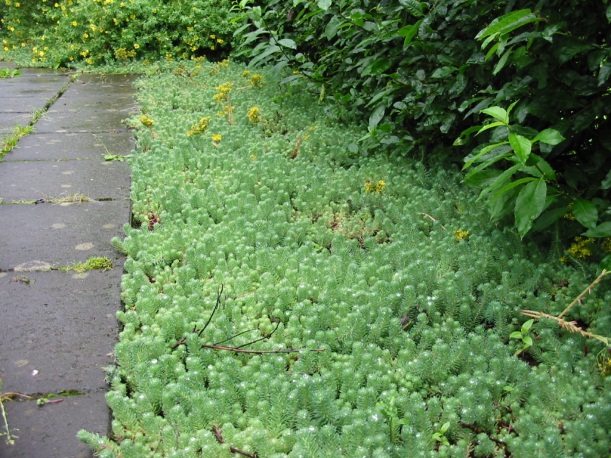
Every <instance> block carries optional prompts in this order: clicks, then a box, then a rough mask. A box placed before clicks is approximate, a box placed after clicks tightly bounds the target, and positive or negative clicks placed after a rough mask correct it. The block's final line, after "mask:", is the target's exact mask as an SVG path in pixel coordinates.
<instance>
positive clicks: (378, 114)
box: [369, 105, 386, 131]
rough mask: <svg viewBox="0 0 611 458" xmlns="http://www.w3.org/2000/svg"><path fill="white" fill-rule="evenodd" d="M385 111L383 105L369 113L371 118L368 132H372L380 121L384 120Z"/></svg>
mask: <svg viewBox="0 0 611 458" xmlns="http://www.w3.org/2000/svg"><path fill="white" fill-rule="evenodd" d="M385 111H386V108H385V107H384V106H383V105H381V106H379V107H378V108H376V109H375V110H374V112H373V113H371V116H370V117H369V130H370V131H372V130H374V129H375V128H376V127H377V126H378V124H380V121H381V120H382V118H384V112H385Z"/></svg>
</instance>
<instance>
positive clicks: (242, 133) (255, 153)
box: [80, 61, 611, 458]
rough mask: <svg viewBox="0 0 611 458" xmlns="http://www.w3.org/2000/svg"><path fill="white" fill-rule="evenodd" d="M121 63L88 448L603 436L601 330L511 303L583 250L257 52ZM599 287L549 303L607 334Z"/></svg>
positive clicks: (172, 452)
mask: <svg viewBox="0 0 611 458" xmlns="http://www.w3.org/2000/svg"><path fill="white" fill-rule="evenodd" d="M138 84H139V88H140V92H139V102H140V104H141V107H142V114H141V116H138V117H136V118H134V119H133V120H132V122H133V124H134V125H135V126H136V127H137V128H138V148H137V151H135V152H134V154H133V155H132V157H131V159H130V163H131V166H132V171H133V187H132V199H133V212H134V217H133V224H132V225H131V226H129V227H126V232H127V235H126V238H125V239H124V240H123V241H119V240H116V241H115V242H116V244H117V246H119V247H121V248H122V249H124V250H125V252H126V253H127V255H128V258H127V261H126V263H125V270H126V273H125V275H124V277H123V293H122V294H123V301H124V304H125V309H124V310H123V311H121V312H119V314H118V318H119V320H120V321H121V323H122V325H123V330H122V333H121V339H120V342H119V343H118V344H117V346H116V351H115V356H116V362H117V364H116V367H114V368H110V369H109V380H110V383H111V385H112V386H111V390H110V392H109V393H108V395H107V399H108V403H109V405H110V407H111V408H112V411H113V415H114V420H113V422H112V435H111V436H110V437H108V438H105V437H99V436H96V435H94V434H91V433H88V432H84V431H83V432H81V433H80V437H81V439H83V440H85V441H86V442H87V443H89V444H90V445H91V446H92V447H93V449H94V450H95V451H96V452H97V453H99V454H100V456H107V457H109V456H120V457H126V458H127V457H138V458H142V457H153V456H155V457H156V456H169V457H196V456H204V457H229V456H251V457H253V456H258V457H281V456H290V457H405V456H414V457H415V456H429V455H435V454H439V455H440V456H457V457H458V456H461V457H464V456H476V457H489V456H514V457H532V456H555V457H558V456H570V455H575V456H577V455H579V456H589V457H597V456H604V455H606V453H607V452H608V450H609V446H610V442H609V429H610V426H611V424H610V423H611V402H610V401H611V394H610V393H611V391H610V390H609V379H608V378H607V379H605V377H604V375H605V370H604V368H605V367H606V366H605V364H606V362H607V359H606V357H607V353H606V351H607V347H605V345H604V343H603V342H601V341H600V340H596V339H587V338H586V337H583V336H582V335H580V334H578V333H571V332H569V331H568V330H567V329H563V328H561V327H559V326H558V323H557V322H555V321H553V320H545V319H541V320H537V321H534V322H532V321H531V322H529V324H526V323H527V317H525V316H523V315H522V314H521V313H520V310H521V309H524V308H526V309H529V310H531V311H533V312H537V311H539V312H544V313H546V314H549V315H558V314H559V313H561V312H562V311H563V310H564V309H565V308H566V306H567V305H568V304H569V303H570V302H571V301H572V300H573V299H574V298H575V297H577V296H578V295H579V294H580V293H581V292H582V291H583V289H584V288H585V287H587V286H588V285H589V284H590V282H591V281H592V280H593V279H594V278H595V277H596V272H595V271H594V269H591V268H588V267H587V266H585V265H584V266H579V265H567V264H562V263H561V262H559V258H560V257H561V256H562V254H563V253H562V250H561V249H556V248H554V246H555V245H554V244H552V245H550V246H547V247H544V246H539V247H536V246H534V245H531V244H529V243H526V242H524V243H520V242H519V236H518V234H517V233H516V232H513V231H511V230H509V229H505V230H500V229H497V228H495V227H493V226H491V225H490V223H489V222H488V216H487V214H486V211H485V209H483V208H480V206H479V205H478V203H476V202H475V201H474V194H473V192H472V191H469V190H468V189H465V188H463V187H462V186H461V185H460V177H459V176H457V175H455V174H454V173H452V172H449V171H444V170H430V169H426V168H425V167H423V166H422V165H420V164H419V163H417V162H411V161H406V160H400V161H399V160H397V159H393V158H387V157H385V156H384V155H379V156H376V157H373V158H366V157H363V156H362V155H361V154H359V151H358V146H357V139H358V138H359V137H361V136H362V131H363V129H364V127H363V126H359V125H338V124H337V122H336V121H333V120H331V119H330V118H329V117H327V116H326V115H325V106H324V105H319V104H317V102H316V100H315V99H311V98H310V97H309V96H308V95H307V94H305V92H304V91H302V90H301V89H300V87H299V86H295V87H290V88H287V87H281V86H279V84H278V83H277V82H276V81H274V80H273V78H272V77H271V76H270V75H269V74H267V73H265V72H263V71H261V72H258V73H255V72H253V71H248V70H245V68H244V67H241V66H239V65H235V64H233V63H229V62H227V61H224V62H221V63H218V64H208V63H205V64H200V65H197V66H196V65H195V64H193V63H192V64H184V65H182V66H177V67H175V69H174V71H173V72H162V73H160V74H158V75H152V76H149V77H146V78H143V79H141V80H140V81H139V83H138ZM609 299H611V292H610V291H609V287H608V285H607V284H606V283H605V282H604V281H603V282H601V284H599V285H598V286H597V287H596V288H595V289H593V290H592V294H590V295H588V296H587V297H584V298H583V300H580V304H579V305H578V306H576V307H574V308H572V309H571V311H570V313H569V314H568V315H569V316H565V317H564V318H565V319H567V320H575V321H576V322H577V323H578V324H579V325H580V326H581V327H582V328H583V329H587V331H588V332H591V333H593V334H597V335H601V336H608V335H610V334H611V333H610V332H609V331H610V328H611V321H610V319H609V310H608V305H607V306H606V307H605V304H608V303H609ZM516 333H517V334H516ZM516 336H517V337H518V338H516ZM529 342H530V344H531V345H527V344H528V343H529Z"/></svg>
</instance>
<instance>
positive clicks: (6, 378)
mask: <svg viewBox="0 0 611 458" xmlns="http://www.w3.org/2000/svg"><path fill="white" fill-rule="evenodd" d="M121 273H122V272H121V268H120V267H119V268H114V269H112V270H109V271H106V272H102V271H91V272H87V273H82V274H78V273H75V272H62V271H50V272H23V273H17V272H3V273H1V274H0V291H2V295H3V296H4V299H3V300H2V302H1V303H0V315H2V318H3V321H5V322H10V323H12V325H11V326H10V327H4V328H3V329H2V333H0V347H1V348H2V352H0V378H2V380H3V384H4V386H3V390H4V391H14V392H20V393H25V394H29V395H32V394H39V393H59V392H61V391H66V390H77V391H87V392H91V391H96V390H102V389H105V388H106V383H105V373H104V371H103V368H104V367H106V366H108V365H110V364H111V363H112V362H113V360H112V357H111V356H109V354H110V353H111V352H112V351H113V347H114V344H115V342H116V334H117V320H116V317H115V315H116V311H117V310H119V309H120V307H121V304H120V299H119V298H120V287H119V285H120V282H121Z"/></svg>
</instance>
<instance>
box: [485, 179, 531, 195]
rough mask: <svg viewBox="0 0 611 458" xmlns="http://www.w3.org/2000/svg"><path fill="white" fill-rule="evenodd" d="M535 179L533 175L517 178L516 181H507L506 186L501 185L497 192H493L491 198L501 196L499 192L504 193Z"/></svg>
mask: <svg viewBox="0 0 611 458" xmlns="http://www.w3.org/2000/svg"><path fill="white" fill-rule="evenodd" d="M534 180H536V178H533V177H526V178H520V179H519V180H516V181H512V182H511V183H509V184H508V185H506V186H503V187H502V188H501V189H499V190H498V191H497V192H495V193H494V195H493V196H492V198H493V199H496V198H498V197H500V196H501V194H505V193H506V192H507V191H510V190H511V189H513V188H515V187H517V186H520V185H523V184H525V183H530V182H531V181H534Z"/></svg>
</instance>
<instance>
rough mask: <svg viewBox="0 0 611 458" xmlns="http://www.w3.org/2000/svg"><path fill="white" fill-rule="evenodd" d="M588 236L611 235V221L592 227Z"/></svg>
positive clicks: (587, 233) (586, 234)
mask: <svg viewBox="0 0 611 458" xmlns="http://www.w3.org/2000/svg"><path fill="white" fill-rule="evenodd" d="M583 235H585V236H586V237H595V238H600V237H611V221H607V222H606V223H602V224H599V225H598V226H596V227H594V228H592V229H590V230H589V231H587V232H586V233H585V234H583Z"/></svg>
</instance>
